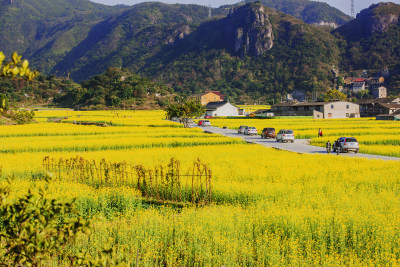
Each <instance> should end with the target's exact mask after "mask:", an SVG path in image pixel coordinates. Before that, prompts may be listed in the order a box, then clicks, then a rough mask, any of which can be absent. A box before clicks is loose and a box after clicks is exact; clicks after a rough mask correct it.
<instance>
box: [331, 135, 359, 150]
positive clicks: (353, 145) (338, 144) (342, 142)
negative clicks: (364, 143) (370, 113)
mask: <svg viewBox="0 0 400 267" xmlns="http://www.w3.org/2000/svg"><path fill="white" fill-rule="evenodd" d="M332 147H333V152H337V153H341V152H349V151H354V152H355V153H357V152H358V150H359V149H360V144H359V143H358V141H357V139H355V138H354V137H340V138H339V139H338V140H336V141H335V142H334V143H333V145H332Z"/></svg>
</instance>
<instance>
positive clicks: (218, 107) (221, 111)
mask: <svg viewBox="0 0 400 267" xmlns="http://www.w3.org/2000/svg"><path fill="white" fill-rule="evenodd" d="M206 116H212V117H217V116H219V117H226V116H239V108H238V107H235V106H234V105H232V104H231V103H229V102H227V101H223V102H210V103H208V104H207V106H206Z"/></svg>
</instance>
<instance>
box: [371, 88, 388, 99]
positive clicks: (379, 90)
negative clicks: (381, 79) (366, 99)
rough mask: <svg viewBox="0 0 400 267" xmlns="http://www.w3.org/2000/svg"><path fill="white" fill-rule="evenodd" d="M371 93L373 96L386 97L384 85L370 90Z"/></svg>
mask: <svg viewBox="0 0 400 267" xmlns="http://www.w3.org/2000/svg"><path fill="white" fill-rule="evenodd" d="M372 94H373V96H374V97H375V98H385V97H387V89H386V87H383V86H381V87H379V88H376V89H373V90H372Z"/></svg>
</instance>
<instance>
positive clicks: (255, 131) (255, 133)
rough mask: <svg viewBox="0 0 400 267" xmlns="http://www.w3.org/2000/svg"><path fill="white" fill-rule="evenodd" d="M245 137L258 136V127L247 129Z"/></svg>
mask: <svg viewBox="0 0 400 267" xmlns="http://www.w3.org/2000/svg"><path fill="white" fill-rule="evenodd" d="M244 134H245V135H257V128H256V127H247V128H246V130H245V131H244Z"/></svg>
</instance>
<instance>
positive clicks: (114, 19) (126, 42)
mask: <svg viewBox="0 0 400 267" xmlns="http://www.w3.org/2000/svg"><path fill="white" fill-rule="evenodd" d="M215 15H218V13H215ZM207 18H208V8H207V7H202V6H197V5H167V4H162V3H143V4H138V5H135V6H133V8H130V9H128V10H126V11H124V12H123V13H121V14H116V15H114V16H111V17H109V18H107V19H106V20H104V21H102V22H100V23H98V24H97V25H95V26H94V27H93V28H92V29H91V30H90V32H89V33H88V35H87V37H86V38H85V39H84V40H83V41H82V42H81V43H80V44H79V45H77V46H76V47H74V48H73V49H72V50H71V51H69V52H68V53H66V55H65V56H64V58H63V60H61V61H59V62H58V64H57V65H55V66H54V68H53V73H57V74H61V75H66V74H67V73H71V75H72V77H73V78H74V79H75V80H83V79H85V78H87V77H90V76H93V75H95V74H99V73H102V72H103V71H104V70H106V69H107V68H108V67H110V66H111V67H112V66H114V67H128V68H130V69H132V70H133V71H138V70H140V69H141V68H142V67H143V66H144V64H145V61H146V59H147V58H149V57H152V56H154V55H155V54H157V53H158V52H159V51H160V49H161V47H162V46H163V45H168V44H170V45H172V44H174V43H175V41H177V40H179V39H183V38H184V37H185V36H186V35H188V34H190V33H191V32H192V31H193V29H195V28H196V27H197V26H198V25H199V24H200V23H201V22H202V21H204V20H205V19H207Z"/></svg>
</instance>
